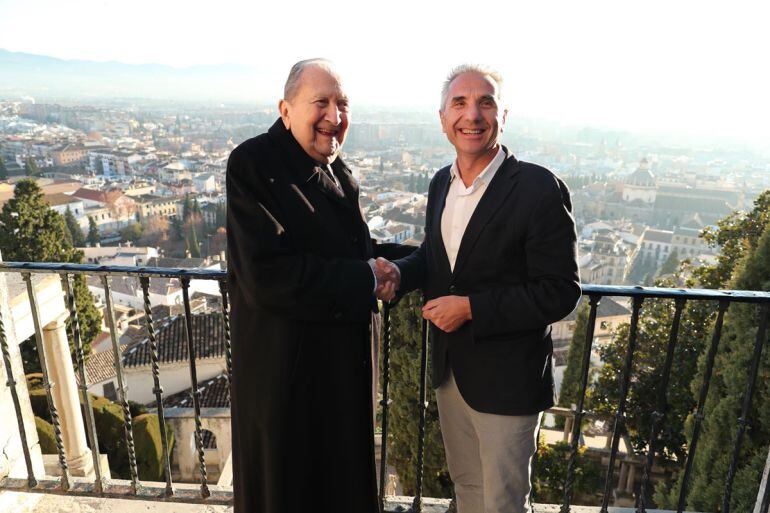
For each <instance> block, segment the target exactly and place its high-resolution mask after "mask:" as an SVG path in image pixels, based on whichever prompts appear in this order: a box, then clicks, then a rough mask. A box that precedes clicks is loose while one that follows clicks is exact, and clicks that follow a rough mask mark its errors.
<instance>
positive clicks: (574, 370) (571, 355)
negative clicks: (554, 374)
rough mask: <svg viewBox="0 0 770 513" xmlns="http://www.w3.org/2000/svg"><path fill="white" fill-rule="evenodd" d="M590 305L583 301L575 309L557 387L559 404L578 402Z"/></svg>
mask: <svg viewBox="0 0 770 513" xmlns="http://www.w3.org/2000/svg"><path fill="white" fill-rule="evenodd" d="M589 309H590V306H589V304H588V302H586V301H583V302H582V304H581V305H580V307H579V308H578V311H577V318H576V320H575V332H574V333H573V334H572V340H571V341H570V344H569V350H568V352H567V368H566V369H564V377H563V378H562V382H561V387H560V389H559V406H563V407H565V408H569V407H570V406H571V405H573V404H577V403H578V395H579V394H580V373H581V371H582V366H583V353H584V351H583V348H584V347H585V343H586V330H587V328H588V314H589ZM589 383H590V381H589Z"/></svg>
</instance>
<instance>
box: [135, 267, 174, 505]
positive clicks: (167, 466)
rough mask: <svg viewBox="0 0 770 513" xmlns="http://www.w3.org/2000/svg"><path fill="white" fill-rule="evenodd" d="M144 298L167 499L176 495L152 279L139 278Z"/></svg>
mask: <svg viewBox="0 0 770 513" xmlns="http://www.w3.org/2000/svg"><path fill="white" fill-rule="evenodd" d="M139 284H140V285H141V287H142V295H143V297H144V319H145V322H146V325H147V338H148V340H149V342H150V357H151V359H152V381H153V385H154V387H153V389H152V391H153V393H154V394H155V403H156V404H157V405H158V423H159V424H160V443H161V446H162V448H163V470H164V472H165V473H166V490H165V492H164V493H165V494H166V497H171V496H172V495H174V488H173V486H172V483H171V459H170V458H169V448H168V438H167V435H166V415H165V413H164V411H163V387H162V386H161V384H160V365H159V358H158V341H157V340H156V339H155V327H154V325H153V322H152V305H151V304H150V278H148V277H146V276H145V277H142V278H139Z"/></svg>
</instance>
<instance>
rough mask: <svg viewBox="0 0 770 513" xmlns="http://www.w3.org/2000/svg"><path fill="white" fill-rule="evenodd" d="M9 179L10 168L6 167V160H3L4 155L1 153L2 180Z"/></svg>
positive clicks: (0, 173)
mask: <svg viewBox="0 0 770 513" xmlns="http://www.w3.org/2000/svg"><path fill="white" fill-rule="evenodd" d="M7 179H8V169H7V168H6V167H5V160H3V156H2V155H0V180H7Z"/></svg>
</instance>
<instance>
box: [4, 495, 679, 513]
mask: <svg viewBox="0 0 770 513" xmlns="http://www.w3.org/2000/svg"><path fill="white" fill-rule="evenodd" d="M392 499H393V500H391V501H389V503H388V508H387V512H388V513H397V512H407V511H409V507H410V506H411V503H412V498H411V497H393V498H392ZM448 505H449V501H447V500H440V499H426V500H425V502H424V506H423V513H445V512H446V510H447V506H448ZM0 511H3V512H6V511H7V512H13V513H33V512H34V513H64V512H66V513H97V512H98V513H140V512H141V513H232V511H233V508H232V507H228V506H207V505H200V504H179V503H170V502H158V501H136V500H128V499H102V498H96V497H65V496H61V495H46V494H42V493H26V492H8V491H6V492H0ZM558 511H559V506H558V505H555V504H536V505H535V510H534V513H558ZM571 511H572V513H598V512H599V508H598V507H588V506H572V508H571ZM609 511H610V513H634V509H633V508H612V507H611V508H609ZM647 511H648V513H670V512H668V511H664V510H656V509H648V510H647ZM310 513H311V512H310ZM341 513H342V512H341Z"/></svg>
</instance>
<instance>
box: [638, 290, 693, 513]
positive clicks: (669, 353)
mask: <svg viewBox="0 0 770 513" xmlns="http://www.w3.org/2000/svg"><path fill="white" fill-rule="evenodd" d="M675 304H676V307H675V310H674V320H673V322H672V323H671V332H670V333H669V338H668V346H667V348H666V360H665V363H664V364H663V377H662V378H661V382H660V386H659V387H658V406H657V409H656V410H655V411H654V412H652V422H651V425H650V441H649V445H648V448H647V458H646V460H645V462H644V469H643V471H642V487H641V490H640V492H639V505H638V507H637V510H636V511H637V513H646V512H647V499H646V495H647V486H648V485H649V481H650V471H651V469H652V464H653V461H654V460H655V442H656V438H657V437H658V430H659V428H660V425H661V424H662V423H663V419H664V418H665V416H666V412H667V411H668V394H667V392H668V381H669V378H670V376H671V367H672V366H673V363H674V348H675V347H676V341H677V338H678V337H679V324H680V322H681V320H682V311H683V310H684V305H685V300H684V299H682V298H677V299H676V301H675Z"/></svg>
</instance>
